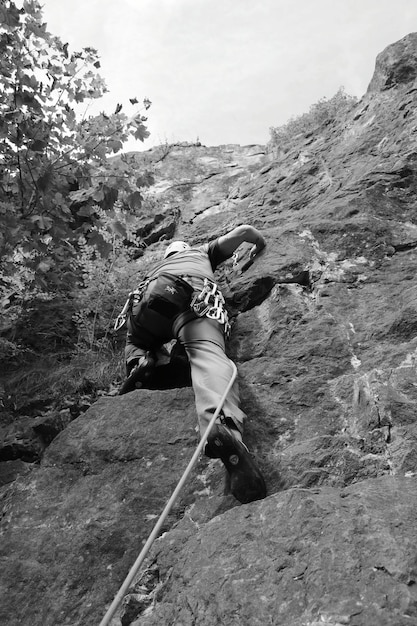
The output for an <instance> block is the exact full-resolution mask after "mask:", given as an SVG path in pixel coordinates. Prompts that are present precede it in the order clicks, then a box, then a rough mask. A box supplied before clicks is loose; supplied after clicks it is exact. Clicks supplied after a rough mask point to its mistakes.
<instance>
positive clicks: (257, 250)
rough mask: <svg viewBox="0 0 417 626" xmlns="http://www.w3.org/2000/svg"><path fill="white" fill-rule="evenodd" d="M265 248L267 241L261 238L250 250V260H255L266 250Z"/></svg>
mask: <svg viewBox="0 0 417 626" xmlns="http://www.w3.org/2000/svg"><path fill="white" fill-rule="evenodd" d="M265 246H266V242H265V239H264V238H263V237H259V238H258V240H257V241H256V243H255V245H254V246H252V248H251V249H250V252H249V258H250V259H254V258H255V257H256V256H257V255H258V254H259V253H260V252H261V251H262V250H263V249H264V248H265Z"/></svg>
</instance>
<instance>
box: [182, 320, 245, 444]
mask: <svg viewBox="0 0 417 626" xmlns="http://www.w3.org/2000/svg"><path fill="white" fill-rule="evenodd" d="M179 340H180V341H181V343H182V344H183V345H184V348H185V350H186V352H187V356H188V359H189V361H190V367H191V380H192V385H193V390H194V395H195V404H196V410H197V416H198V421H199V426H200V432H201V434H203V433H204V432H205V430H206V428H207V426H208V424H209V422H210V420H211V418H212V416H213V413H214V412H215V411H216V409H217V407H218V405H219V402H220V400H221V398H222V396H223V394H224V391H225V389H226V387H227V386H228V384H229V383H230V379H231V377H232V375H233V366H232V363H231V361H230V359H229V358H228V357H227V356H226V354H225V351H224V347H225V346H224V338H223V331H222V327H221V326H220V324H219V323H218V322H217V321H215V320H210V319H207V318H205V317H200V318H197V319H194V320H192V321H190V322H188V323H187V324H185V325H184V326H183V327H182V328H181V329H180V331H179ZM239 404H240V400H239V388H238V383H237V381H235V383H234V385H233V386H232V388H231V389H230V391H229V393H228V394H227V397H226V399H225V401H224V404H223V408H222V415H223V421H224V423H225V425H226V426H227V427H229V428H231V429H232V430H233V435H234V436H235V437H237V438H238V439H239V440H241V439H242V437H241V433H242V431H243V420H244V419H245V414H244V413H243V411H242V410H241V409H240V407H239Z"/></svg>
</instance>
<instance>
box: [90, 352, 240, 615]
mask: <svg viewBox="0 0 417 626" xmlns="http://www.w3.org/2000/svg"><path fill="white" fill-rule="evenodd" d="M230 363H231V365H232V369H233V371H232V377H231V379H230V382H229V384H228V385H227V387H226V389H225V391H224V393H223V395H222V397H221V398H220V402H219V404H218V406H217V408H216V410H215V412H214V413H213V417H212V418H211V420H210V422H209V425H208V426H207V429H206V431H205V433H204V434H203V436H202V437H201V439H200V443H199V444H198V446H197V448H196V450H195V452H194V454H193V456H192V457H191V460H190V462H189V463H188V465H187V467H186V469H185V471H184V473H183V475H182V476H181V478H180V480H179V482H178V484H177V486H176V488H175V490H174V491H173V493H172V495H171V497H170V499H169V500H168V502H167V504H166V505H165V508H164V510H163V511H162V513H161V515H160V517H159V519H158V521H157V523H156V524H155V526H154V528H153V530H152V532H151V534H150V535H149V537H148V539H147V541H146V543H145V545H144V546H143V548H142V551H141V552H140V554H139V556H138V558H137V559H136V561H135V563H134V564H133V566H132V568H131V569H130V571H129V573H128V575H127V576H126V578H125V581H124V583H123V584H122V586H121V587H120V589H119V591H118V592H117V594H116V596H115V598H114V600H113V602H112V603H111V605H110V606H109V608H108V610H107V612H106V614H105V616H104V617H103V619H102V620H101V622H100V624H99V626H109V624H110V620H111V619H112V617H113V615H114V613H115V611H116V609H117V607H118V606H119V604H120V602H121V601H122V599H123V597H124V596H125V595H126V592H127V590H128V588H129V585H130V584H131V582H132V581H133V579H134V577H135V576H136V574H137V572H138V570H139V568H140V566H141V565H142V563H143V561H144V560H145V557H146V555H147V554H148V552H149V550H150V548H151V546H152V544H153V542H154V541H155V539H156V538H157V536H158V534H159V531H160V530H161V528H162V525H163V523H164V522H165V520H166V518H167V516H168V514H169V512H170V510H171V508H172V506H173V505H174V503H175V500H176V499H177V497H178V494H179V493H180V491H181V489H182V487H183V486H184V483H185V481H186V480H187V478H188V476H189V474H190V473H191V470H192V469H193V467H194V465H195V463H196V461H197V459H198V457H199V456H200V453H201V452H202V450H203V448H204V446H205V445H206V442H207V437H208V436H209V434H210V432H211V429H212V428H213V426H214V424H215V422H216V419H217V418H218V416H219V413H220V411H221V409H222V407H223V404H224V401H225V400H226V397H227V394H228V393H229V391H230V389H231V388H232V386H233V384H234V382H235V380H236V376H237V368H236V365H235V364H234V363H233V361H231V362H230Z"/></svg>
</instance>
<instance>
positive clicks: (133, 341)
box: [119, 225, 266, 503]
mask: <svg viewBox="0 0 417 626" xmlns="http://www.w3.org/2000/svg"><path fill="white" fill-rule="evenodd" d="M243 242H247V243H252V244H254V245H253V246H252V247H251V249H250V253H249V256H250V259H253V258H254V257H255V256H256V255H257V254H258V253H259V252H260V251H261V250H262V249H263V248H264V247H265V245H266V244H265V239H264V237H263V236H262V235H261V233H260V232H259V231H258V230H257V229H256V228H254V227H252V226H249V225H242V226H238V227H237V228H235V229H233V230H232V231H230V232H229V233H227V234H226V235H223V236H221V237H219V238H217V239H215V240H213V241H211V242H209V243H206V244H203V245H200V246H195V247H194V246H191V245H190V244H188V243H186V242H183V241H174V242H173V243H171V244H170V245H168V247H167V248H166V250H165V254H164V259H163V260H162V261H161V262H159V263H158V264H157V265H156V266H155V267H154V268H153V270H152V271H151V273H150V274H149V275H148V276H147V278H146V280H145V281H144V282H143V283H141V285H139V288H138V290H137V291H135V292H132V294H130V299H129V300H128V302H127V303H126V305H125V309H124V310H123V312H122V313H123V314H125V315H126V317H127V340H126V348H125V358H126V370H127V379H126V381H125V382H124V384H123V385H122V387H121V389H120V391H119V394H124V393H128V392H129V391H132V390H134V389H135V388H136V387H137V386H140V385H141V384H143V383H144V382H145V381H146V379H147V378H148V377H149V376H150V374H151V373H152V371H153V369H154V367H155V364H156V359H157V353H158V351H159V350H160V349H161V347H162V345H163V344H165V343H167V342H169V341H170V340H172V339H173V338H175V339H177V340H178V341H179V342H180V344H181V345H182V346H183V347H184V349H185V352H186V354H187V356H188V360H189V363H190V370H191V382H192V387H193V391H194V396H195V404H196V410H197V415H198V420H199V427H200V433H201V434H203V433H204V432H205V430H206V428H207V426H208V424H209V422H210V418H211V417H212V416H213V414H214V412H215V410H216V408H217V406H218V404H219V401H220V399H221V397H222V395H223V393H224V391H225V389H226V387H227V385H228V383H229V381H230V380H231V376H232V367H233V366H232V364H231V362H230V360H229V358H228V357H227V356H226V354H225V336H227V334H228V332H229V329H230V324H229V320H228V315H227V311H226V309H225V305H224V298H223V296H222V294H221V292H220V290H219V288H218V286H217V284H216V282H215V278H214V271H215V269H216V268H217V267H218V265H219V264H221V263H223V262H224V261H225V260H226V259H229V258H230V257H232V256H233V253H234V252H235V250H236V249H237V248H238V247H239V246H240V245H241V244H242V243H243ZM239 404H240V400H239V390H238V384H237V382H236V383H235V384H234V385H233V386H232V388H231V390H230V392H229V393H228V395H227V397H226V399H225V402H224V404H223V407H222V410H221V412H220V414H219V420H218V422H216V423H215V424H214V426H213V428H212V430H211V432H210V434H209V436H208V438H207V443H206V446H205V454H206V456H208V457H211V458H220V459H221V461H222V462H223V464H224V465H225V467H226V470H227V478H228V481H229V484H230V491H231V492H232V494H233V495H234V496H235V497H236V498H237V499H238V500H239V501H240V502H244V503H246V502H251V501H252V500H258V499H261V498H264V497H265V495H266V487H265V482H264V479H263V477H262V474H261V472H260V471H259V469H258V467H257V466H256V464H255V462H254V460H253V458H252V456H251V454H250V453H249V451H248V449H247V447H246V446H245V444H244V443H243V441H242V431H243V420H244V418H245V414H244V413H243V411H242V410H241V409H240V407H239Z"/></svg>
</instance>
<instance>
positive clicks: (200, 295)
mask: <svg viewBox="0 0 417 626" xmlns="http://www.w3.org/2000/svg"><path fill="white" fill-rule="evenodd" d="M162 276H163V275H162V274H161V275H160V277H162ZM164 276H167V275H166V274H165V275H164ZM172 279H173V280H177V281H180V280H181V282H183V281H182V279H181V278H180V277H179V276H178V277H172ZM153 280H155V279H153ZM150 282H151V280H150V279H147V280H144V281H143V282H142V283H140V285H139V286H138V288H137V289H135V290H134V291H131V292H130V293H129V296H128V298H127V300H126V302H125V305H124V307H123V309H122V310H121V312H120V313H119V315H118V316H117V319H116V322H115V324H114V330H115V331H118V330H120V329H121V328H123V326H124V325H125V324H126V322H127V319H128V317H129V315H130V313H131V312H132V309H133V307H134V306H135V305H136V304H138V303H139V302H140V301H141V300H142V298H143V294H144V292H145V291H146V289H147V287H148V285H149V283H150ZM190 308H191V310H192V311H193V312H194V313H195V314H196V315H197V317H207V318H208V319H211V320H216V321H217V322H219V324H221V325H222V326H223V328H224V334H225V337H226V339H228V338H229V337H230V332H231V324H230V321H229V316H228V313H227V311H226V308H225V300H224V297H223V294H222V292H221V291H220V289H219V288H218V286H217V284H216V283H214V282H213V281H211V280H208V279H207V278H205V279H204V284H203V288H202V289H201V290H200V291H196V292H194V295H193V296H192V298H191V303H190Z"/></svg>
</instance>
